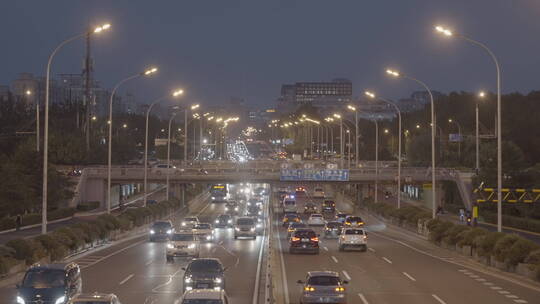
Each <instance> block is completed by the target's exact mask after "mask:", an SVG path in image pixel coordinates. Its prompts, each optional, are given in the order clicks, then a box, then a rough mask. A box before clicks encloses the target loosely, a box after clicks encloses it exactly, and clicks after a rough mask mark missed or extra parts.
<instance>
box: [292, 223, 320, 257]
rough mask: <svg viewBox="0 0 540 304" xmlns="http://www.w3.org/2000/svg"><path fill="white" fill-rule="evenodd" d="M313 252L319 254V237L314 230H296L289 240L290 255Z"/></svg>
mask: <svg viewBox="0 0 540 304" xmlns="http://www.w3.org/2000/svg"><path fill="white" fill-rule="evenodd" d="M299 251H302V252H311V253H315V254H319V237H318V235H317V234H316V233H315V231H313V229H296V230H295V231H294V232H293V233H292V235H291V238H290V240H289V253H296V252H299Z"/></svg>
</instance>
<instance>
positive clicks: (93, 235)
mask: <svg viewBox="0 0 540 304" xmlns="http://www.w3.org/2000/svg"><path fill="white" fill-rule="evenodd" d="M179 207H180V202H178V201H164V202H160V203H157V204H155V205H151V206H148V207H140V208H134V209H128V210H126V211H125V212H124V213H122V214H121V215H119V216H113V215H108V214H104V215H100V216H99V217H98V218H97V219H95V220H92V221H88V222H81V223H77V224H73V225H69V226H65V227H62V228H59V229H56V230H54V231H52V232H49V233H47V234H45V235H40V236H36V237H33V238H28V239H22V238H21V239H14V240H11V241H9V242H7V243H6V244H5V246H0V275H2V274H5V273H6V272H7V271H8V270H9V267H10V265H11V264H13V262H12V260H18V261H25V262H26V264H32V263H35V262H36V261H38V260H40V259H42V258H44V257H47V256H49V257H50V259H51V261H58V260H61V259H63V258H65V257H66V256H67V255H68V254H69V253H70V252H74V251H76V250H78V249H80V248H81V247H83V246H85V245H92V244H93V243H95V242H96V241H100V240H105V239H107V238H108V237H109V236H110V233H111V232H112V231H118V230H120V231H129V230H130V229H132V228H133V227H137V226H142V225H144V224H145V223H147V222H148V221H150V220H151V219H155V218H161V217H164V216H165V215H167V214H169V213H170V212H172V211H174V210H176V209H178V208H179Z"/></svg>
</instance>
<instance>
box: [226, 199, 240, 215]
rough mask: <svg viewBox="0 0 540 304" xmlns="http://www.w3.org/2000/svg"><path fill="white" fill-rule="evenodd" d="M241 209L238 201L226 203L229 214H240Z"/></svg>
mask: <svg viewBox="0 0 540 304" xmlns="http://www.w3.org/2000/svg"><path fill="white" fill-rule="evenodd" d="M239 210H240V206H238V203H237V202H236V201H227V203H225V212H227V213H229V214H238V212H239Z"/></svg>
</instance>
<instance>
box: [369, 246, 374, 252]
mask: <svg viewBox="0 0 540 304" xmlns="http://www.w3.org/2000/svg"><path fill="white" fill-rule="evenodd" d="M367 250H369V251H371V252H375V249H373V248H371V247H368V249H367Z"/></svg>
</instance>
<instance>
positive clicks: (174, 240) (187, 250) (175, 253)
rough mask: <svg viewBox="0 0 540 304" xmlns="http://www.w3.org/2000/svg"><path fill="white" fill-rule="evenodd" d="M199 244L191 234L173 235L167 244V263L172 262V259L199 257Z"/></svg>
mask: <svg viewBox="0 0 540 304" xmlns="http://www.w3.org/2000/svg"><path fill="white" fill-rule="evenodd" d="M199 251H200V242H199V240H198V239H197V237H196V236H195V235H193V234H183V233H182V234H180V233H175V234H173V235H172V236H171V240H170V241H169V242H168V243H167V249H166V257H167V262H174V257H179V256H182V257H183V256H191V257H194V258H198V257H199Z"/></svg>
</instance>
